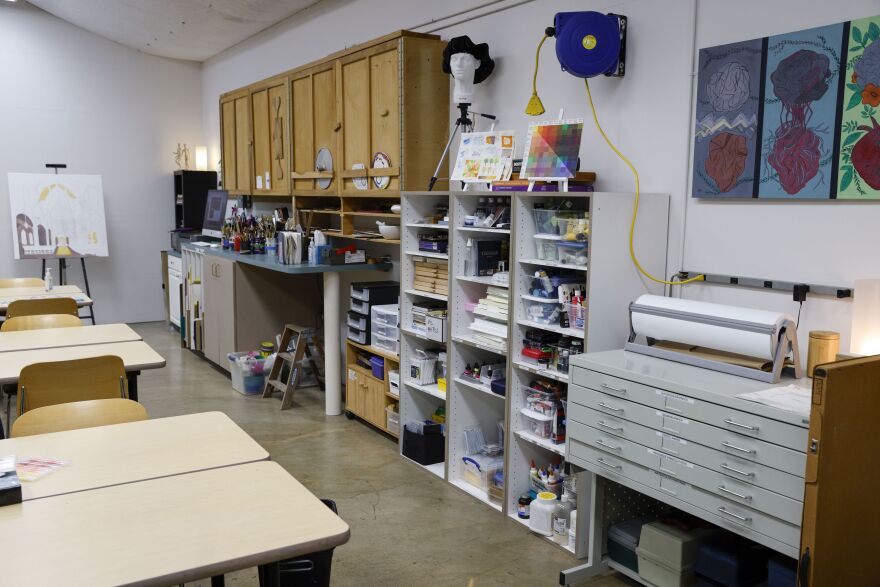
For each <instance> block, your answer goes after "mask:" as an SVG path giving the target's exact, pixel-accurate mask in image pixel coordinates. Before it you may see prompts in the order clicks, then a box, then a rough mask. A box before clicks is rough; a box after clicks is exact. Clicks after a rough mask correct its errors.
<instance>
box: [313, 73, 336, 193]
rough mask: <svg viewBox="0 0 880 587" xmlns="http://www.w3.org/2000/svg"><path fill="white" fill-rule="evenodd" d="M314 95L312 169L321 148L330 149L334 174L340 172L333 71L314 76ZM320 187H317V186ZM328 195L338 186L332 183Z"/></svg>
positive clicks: (334, 76) (327, 190)
mask: <svg viewBox="0 0 880 587" xmlns="http://www.w3.org/2000/svg"><path fill="white" fill-rule="evenodd" d="M312 95H313V96H314V110H313V111H314V117H315V118H314V131H315V140H314V152H313V153H312V169H314V160H315V157H316V156H317V154H318V150H319V149H321V148H327V149H330V152H331V153H332V154H333V167H334V172H335V171H338V169H339V164H338V161H337V157H336V153H337V148H336V139H337V131H336V123H337V122H338V119H337V116H336V75H335V73H334V71H333V69H332V68H331V69H327V70H325V71H320V72H317V73H315V74H314V75H313V76H312ZM316 184H317V182H316ZM315 187H316V188H317V187H318V186H317V185H316V186H315ZM322 191H324V192H327V193H334V192H335V191H336V184H335V182H334V183H331V184H330V186H329V187H328V188H327V189H326V190H322Z"/></svg>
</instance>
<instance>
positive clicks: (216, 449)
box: [0, 412, 269, 500]
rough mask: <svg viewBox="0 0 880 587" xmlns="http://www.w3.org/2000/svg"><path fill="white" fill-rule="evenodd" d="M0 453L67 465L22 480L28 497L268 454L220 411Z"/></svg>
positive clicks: (23, 442)
mask: <svg viewBox="0 0 880 587" xmlns="http://www.w3.org/2000/svg"><path fill="white" fill-rule="evenodd" d="M0 454H15V455H25V456H42V457H52V458H57V459H61V460H64V461H69V464H68V465H67V466H65V467H63V468H62V469H59V470H57V471H55V472H54V473H52V474H51V475H48V476H46V477H44V478H42V479H40V480H39V481H38V482H32V483H23V484H22V497H23V499H25V500H29V499H38V498H42V497H50V496H53V495H61V494H65V493H73V492H76V491H84V490H88V489H97V488H100V487H107V486H110V485H119V484H120V483H132V482H135V481H144V480H146V479H154V478H157V477H166V476H168V475H178V474H181V473H192V472H194V471H202V470H205V469H213V468H215V467H228V466H230V465H239V464H242V463H250V462H255V461H262V460H266V459H268V458H269V453H267V452H266V450H265V449H264V448H263V447H261V446H260V445H259V444H257V442H256V441H255V440H254V439H252V438H251V437H250V436H248V434H247V433H246V432H245V431H244V430H242V429H241V428H239V426H238V425H237V424H236V423H235V422H233V421H232V420H230V419H229V416H227V415H226V414H223V413H221V412H203V413H200V414H188V415H185V416H174V417H172V418H157V419H154V420H144V421H141V422H130V423H127V424H114V425H112V426H101V427H98V428H83V429H81V430H69V431H66V432H55V433H52V434H40V435H37V436H23V437H21V438H10V439H6V440H0Z"/></svg>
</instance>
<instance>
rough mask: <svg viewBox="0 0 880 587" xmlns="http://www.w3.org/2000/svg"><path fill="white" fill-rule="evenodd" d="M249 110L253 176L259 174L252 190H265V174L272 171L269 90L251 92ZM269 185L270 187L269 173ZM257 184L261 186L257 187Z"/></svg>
mask: <svg viewBox="0 0 880 587" xmlns="http://www.w3.org/2000/svg"><path fill="white" fill-rule="evenodd" d="M251 112H252V119H253V121H254V176H260V177H261V178H262V179H260V183H259V184H257V183H256V182H255V183H254V191H255V192H260V191H265V190H266V189H267V188H266V184H265V178H266V174H268V173H271V171H272V157H271V154H270V153H271V142H272V133H271V131H270V129H269V90H266V89H264V90H260V91H258V92H254V93H253V94H251ZM269 177H270V187H271V177H272V176H271V175H270V176H269ZM257 185H261V186H263V187H262V188H260V189H257Z"/></svg>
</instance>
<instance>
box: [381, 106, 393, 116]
mask: <svg viewBox="0 0 880 587" xmlns="http://www.w3.org/2000/svg"><path fill="white" fill-rule="evenodd" d="M389 114H391V113H390V112H388V109H387V108H386V109H385V110H383V111H382V112H380V113H379V116H381V117H382V118H385V117H386V116H388V115H389Z"/></svg>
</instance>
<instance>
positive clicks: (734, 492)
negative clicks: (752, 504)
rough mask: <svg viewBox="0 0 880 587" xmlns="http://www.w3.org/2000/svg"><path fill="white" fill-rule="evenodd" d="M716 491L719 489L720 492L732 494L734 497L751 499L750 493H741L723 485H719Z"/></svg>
mask: <svg viewBox="0 0 880 587" xmlns="http://www.w3.org/2000/svg"><path fill="white" fill-rule="evenodd" d="M718 491H721V492H723V493H726V494H728V495H732V496H734V497H738V498H739V499H743V500H745V501H752V496H751V495H743V494H742V493H737V492H736V491H731V490H730V489H727V488H726V487H725V486H724V485H719V486H718Z"/></svg>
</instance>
